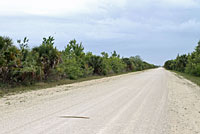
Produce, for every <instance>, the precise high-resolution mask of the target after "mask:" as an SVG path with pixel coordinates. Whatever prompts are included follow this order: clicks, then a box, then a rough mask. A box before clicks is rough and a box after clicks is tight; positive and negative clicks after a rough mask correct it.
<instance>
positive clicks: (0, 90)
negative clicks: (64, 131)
mask: <svg viewBox="0 0 200 134" xmlns="http://www.w3.org/2000/svg"><path fill="white" fill-rule="evenodd" d="M103 77H105V76H89V77H86V78H80V79H77V80H70V79H62V80H58V81H46V82H37V83H35V84H32V85H27V86H26V85H19V86H16V87H10V86H8V85H1V86H0V97H3V96H4V95H13V94H16V93H23V92H27V91H31V90H39V89H45V88H50V87H55V86H59V85H65V84H72V83H75V82H82V81H87V80H92V79H100V78H103Z"/></svg>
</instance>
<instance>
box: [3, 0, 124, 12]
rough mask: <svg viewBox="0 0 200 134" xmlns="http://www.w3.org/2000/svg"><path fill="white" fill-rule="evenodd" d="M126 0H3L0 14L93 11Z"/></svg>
mask: <svg viewBox="0 0 200 134" xmlns="http://www.w3.org/2000/svg"><path fill="white" fill-rule="evenodd" d="M125 4H126V0H109V1H107V0H28V1H27V0H5V1H1V4H0V15H19V14H32V15H70V14H76V13H94V12H96V11H97V10H98V12H99V11H101V8H107V7H108V6H115V7H122V6H125Z"/></svg>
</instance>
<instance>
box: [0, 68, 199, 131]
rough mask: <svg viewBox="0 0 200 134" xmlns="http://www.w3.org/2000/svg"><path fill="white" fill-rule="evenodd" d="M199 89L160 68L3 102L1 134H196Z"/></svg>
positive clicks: (36, 93) (30, 94) (0, 105)
mask: <svg viewBox="0 0 200 134" xmlns="http://www.w3.org/2000/svg"><path fill="white" fill-rule="evenodd" d="M199 101H200V88H199V87H197V86H196V85H194V84H193V83H191V82H189V81H188V80H186V79H184V78H182V77H178V76H177V75H175V74H174V73H171V72H169V71H166V70H165V69H163V68H157V69H151V70H147V71H143V72H135V73H129V74H124V75H119V76H113V77H107V78H103V79H97V80H91V81H86V82H81V83H74V84H70V85H63V86H58V87H54V88H48V89H44V90H37V91H31V92H26V93H22V94H16V95H12V96H4V97H3V98H1V99H0V109H1V110H0V117H1V118H0V130H1V131H0V133H1V134H30V133H31V134H168V133H169V134H170V133H172V134H173V133H174V134H193V133H194V134H196V133H200V103H199Z"/></svg>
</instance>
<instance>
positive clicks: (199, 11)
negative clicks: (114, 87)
mask: <svg viewBox="0 0 200 134" xmlns="http://www.w3.org/2000/svg"><path fill="white" fill-rule="evenodd" d="M0 36H9V37H11V38H12V39H13V41H14V42H15V44H16V45H17V43H16V41H17V40H18V39H23V38H24V37H28V38H29V46H30V47H31V48H32V47H34V46H38V45H40V44H41V42H42V38H43V37H48V36H54V38H55V46H56V47H57V48H58V49H59V50H63V49H64V48H65V47H66V45H67V44H68V42H69V41H70V40H72V39H76V40H77V41H78V42H82V43H83V46H84V48H85V52H88V51H91V52H93V54H97V55H99V54H100V53H101V52H103V51H105V52H108V53H109V54H110V53H111V52H113V51H114V50H116V51H117V53H119V54H120V55H121V56H123V57H130V56H135V55H140V56H141V57H142V59H143V60H145V61H147V62H150V63H153V64H156V65H163V63H164V62H165V61H166V60H169V59H173V58H175V57H176V56H177V54H184V53H189V52H192V51H193V50H194V48H195V46H196V45H197V43H198V41H199V40H200V0H17V1H16V0H1V2H0Z"/></svg>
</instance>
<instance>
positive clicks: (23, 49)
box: [0, 36, 156, 85]
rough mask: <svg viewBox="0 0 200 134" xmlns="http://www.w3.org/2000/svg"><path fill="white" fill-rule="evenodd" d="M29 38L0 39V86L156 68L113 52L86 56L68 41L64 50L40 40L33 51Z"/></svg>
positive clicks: (52, 43) (45, 40)
mask: <svg viewBox="0 0 200 134" xmlns="http://www.w3.org/2000/svg"><path fill="white" fill-rule="evenodd" d="M28 42H29V40H28V38H26V37H25V38H24V39H23V40H18V41H17V43H18V45H19V47H17V46H16V45H13V41H12V39H10V38H9V37H3V36H0V84H1V83H2V84H9V85H24V84H25V85H28V84H33V83H35V82H40V81H46V80H60V79H78V78H81V77H88V76H91V75H108V74H118V73H123V72H132V71H140V70H144V69H150V68H155V67H156V66H155V65H153V64H149V63H147V62H145V61H143V60H142V59H141V58H140V57H139V56H135V57H130V58H121V57H120V55H119V54H117V53H116V51H114V52H113V53H112V54H111V55H110V56H109V55H108V53H106V52H102V53H101V56H98V55H94V54H92V52H88V53H85V52H84V47H83V46H82V43H77V41H76V40H75V39H74V40H71V41H70V42H69V44H68V45H67V46H66V47H65V49H64V50H63V51H59V50H58V49H57V48H56V47H55V46H54V38H53V37H51V36H50V37H48V38H43V41H42V43H41V45H39V46H37V47H34V48H32V49H30V48H29V46H28Z"/></svg>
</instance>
